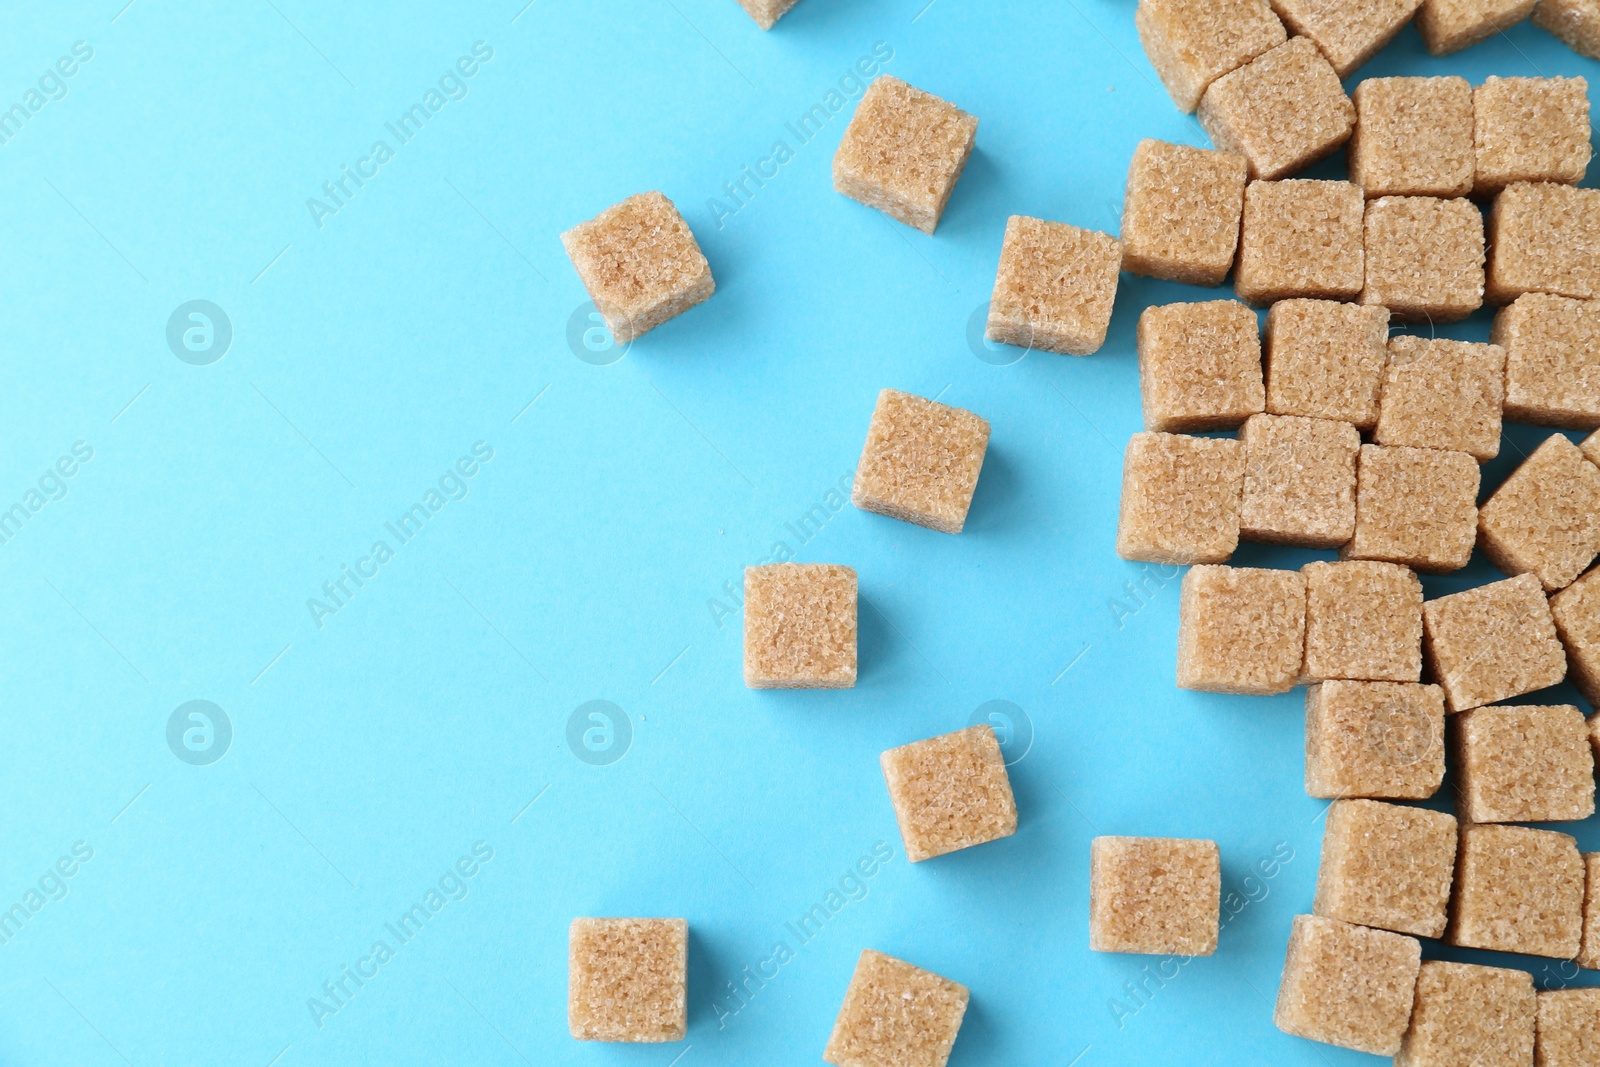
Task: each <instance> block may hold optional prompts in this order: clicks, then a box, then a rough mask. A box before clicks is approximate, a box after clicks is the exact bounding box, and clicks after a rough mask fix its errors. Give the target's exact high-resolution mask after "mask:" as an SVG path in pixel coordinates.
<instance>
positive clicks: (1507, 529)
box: [1478, 434, 1600, 593]
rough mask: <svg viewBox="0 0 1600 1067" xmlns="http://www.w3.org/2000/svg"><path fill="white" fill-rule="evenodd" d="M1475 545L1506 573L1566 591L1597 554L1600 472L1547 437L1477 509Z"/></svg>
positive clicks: (1567, 444)
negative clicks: (1532, 576)
mask: <svg viewBox="0 0 1600 1067" xmlns="http://www.w3.org/2000/svg"><path fill="white" fill-rule="evenodd" d="M1478 544H1479V545H1481V546H1482V547H1483V551H1484V553H1485V554H1486V555H1487V556H1488V557H1489V558H1490V559H1492V560H1494V562H1495V565H1496V566H1497V567H1499V568H1500V569H1501V570H1503V571H1505V572H1506V573H1507V574H1512V575H1515V574H1533V575H1534V576H1535V577H1537V578H1538V579H1539V582H1540V583H1541V584H1542V585H1543V586H1544V589H1545V592H1547V593H1553V592H1555V591H1556V590H1558V589H1565V588H1566V587H1567V586H1569V585H1571V584H1572V582H1573V580H1574V579H1576V578H1577V577H1578V575H1580V574H1582V573H1583V570H1584V568H1585V567H1587V566H1589V564H1590V563H1593V562H1594V557H1595V555H1596V554H1600V467H1597V466H1595V465H1594V464H1593V463H1590V462H1589V461H1588V460H1587V459H1586V458H1584V455H1583V453H1582V452H1581V451H1580V450H1579V449H1578V446H1577V445H1575V444H1573V443H1572V442H1571V441H1569V440H1567V439H1566V438H1565V437H1563V436H1562V435H1561V434H1553V435H1551V436H1550V438H1549V439H1547V440H1546V441H1545V442H1544V444H1542V445H1540V446H1539V447H1538V448H1536V449H1534V450H1533V454H1532V455H1531V456H1529V457H1528V458H1527V459H1525V460H1523V461H1522V463H1521V464H1519V465H1518V467H1517V469H1516V470H1515V471H1513V472H1512V473H1511V477H1509V478H1507V479H1506V480H1505V482H1504V483H1502V484H1501V486H1500V488H1498V489H1496V490H1495V491H1494V495H1493V496H1491V497H1490V498H1489V499H1488V500H1487V501H1485V502H1484V505H1483V506H1482V507H1481V508H1479V509H1478Z"/></svg>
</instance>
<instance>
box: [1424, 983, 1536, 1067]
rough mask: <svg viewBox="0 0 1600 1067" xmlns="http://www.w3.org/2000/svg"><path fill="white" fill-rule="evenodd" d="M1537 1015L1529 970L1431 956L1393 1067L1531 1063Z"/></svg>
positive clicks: (1496, 1066)
mask: <svg viewBox="0 0 1600 1067" xmlns="http://www.w3.org/2000/svg"><path fill="white" fill-rule="evenodd" d="M1537 1013H1538V1008H1537V1004H1536V1001H1535V1000H1534V992H1533V976H1532V975H1531V974H1529V973H1528V972H1527V971H1513V970H1508V969H1507V968H1504V967H1480V966H1478V965H1477V964H1472V963H1447V962H1445V961H1444V960H1428V961H1426V962H1425V963H1423V965H1422V972H1421V973H1420V974H1419V975H1417V1003H1416V1007H1415V1008H1414V1009H1413V1010H1412V1015H1411V1027H1410V1029H1408V1030H1407V1031H1406V1039H1405V1044H1404V1045H1402V1046H1401V1048H1400V1055H1398V1056H1396V1057H1395V1058H1394V1062H1395V1067H1457V1065H1460V1067H1469V1065H1470V1067H1527V1065H1528V1064H1529V1063H1531V1062H1532V1060H1533V1037H1534V1020H1535V1018H1536V1017H1537Z"/></svg>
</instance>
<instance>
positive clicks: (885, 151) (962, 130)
mask: <svg viewBox="0 0 1600 1067" xmlns="http://www.w3.org/2000/svg"><path fill="white" fill-rule="evenodd" d="M977 136H978V120H977V119H976V118H974V117H973V116H971V115H969V114H967V113H966V112H965V111H962V110H961V109H960V108H958V107H956V106H955V105H954V104H951V103H947V102H945V101H944V100H941V99H939V98H938V97H937V96H934V95H933V94H932V93H925V92H923V91H922V90H921V89H917V88H914V87H913V86H910V85H907V84H906V83H905V82H903V81H901V80H900V79H899V78H894V77H891V76H889V75H887V74H882V75H879V76H878V77H877V78H874V79H873V81H872V84H871V85H869V86H867V91H866V93H865V94H863V95H862V97H861V103H859V104H857V105H856V113H855V115H854V117H852V118H851V119H850V125H849V126H848V127H846V128H845V131H844V139H843V140H841V141H840V142H839V150H838V151H837V152H836V153H834V156H833V187H834V189H836V190H838V191H839V192H841V193H843V194H844V195H845V196H848V197H850V198H851V199H853V200H859V201H861V202H862V203H863V204H865V205H867V206H868V207H875V208H877V209H878V210H879V211H881V212H883V213H884V214H885V215H888V216H889V217H890V218H891V219H898V220H899V221H901V222H903V223H905V224H906V225H907V226H912V227H915V228H916V229H919V230H921V231H922V232H923V233H932V232H933V230H934V227H936V226H938V225H939V216H940V215H943V214H944V206H945V204H947V203H949V201H950V193H951V191H952V190H953V189H955V187H956V179H957V178H959V177H961V171H962V169H963V168H964V167H966V165H967V158H968V157H969V156H971V155H972V144H973V142H974V141H975V140H976V139H977Z"/></svg>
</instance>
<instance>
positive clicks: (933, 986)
mask: <svg viewBox="0 0 1600 1067" xmlns="http://www.w3.org/2000/svg"><path fill="white" fill-rule="evenodd" d="M967 998H968V993H967V987H966V986H963V985H961V984H960V983H958V982H952V981H950V980H949V979H948V978H942V977H940V976H939V975H937V974H934V973H933V972H932V971H925V970H923V969H922V968H920V967H914V966H912V965H911V964H909V963H906V962H905V961H904V960H897V959H895V958H894V957H893V956H886V955H884V954H883V953H881V952H875V951H873V950H872V949H867V950H865V951H864V952H862V953H861V958H860V959H859V960H857V961H856V969H855V973H854V974H853V975H852V976H851V978H850V988H849V989H848V990H847V991H846V992H845V998H844V1006H843V1007H841V1008H840V1009H839V1017H838V1019H837V1020H836V1021H835V1022H834V1024H833V1034H832V1036H831V1037H829V1039H828V1046H827V1048H826V1049H824V1050H823V1053H822V1058H823V1060H825V1061H826V1062H828V1063H832V1064H835V1065H837V1067H944V1065H945V1063H946V1062H947V1061H948V1060H949V1058H950V1048H951V1046H953V1045H954V1044H955V1041H956V1034H957V1032H959V1031H960V1029H961V1019H962V1017H963V1016H964V1015H965V1014H966V1010H967Z"/></svg>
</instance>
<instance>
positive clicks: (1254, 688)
mask: <svg viewBox="0 0 1600 1067" xmlns="http://www.w3.org/2000/svg"><path fill="white" fill-rule="evenodd" d="M1305 628H1306V588H1305V579H1304V578H1303V577H1302V576H1301V575H1300V574H1299V572H1297V571H1279V570H1262V569H1259V568H1253V567H1218V566H1199V567H1192V568H1190V570H1189V573H1188V574H1185V575H1184V576H1183V590H1182V593H1181V594H1180V596H1179V601H1178V687H1179V688H1181V689H1199V690H1204V691H1206V692H1212V693H1246V694H1257V695H1269V694H1272V693H1287V692H1288V691H1289V690H1290V689H1293V688H1294V686H1295V681H1296V679H1298V678H1299V675H1300V661H1301V658H1302V657H1303V656H1304V653H1305Z"/></svg>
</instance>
